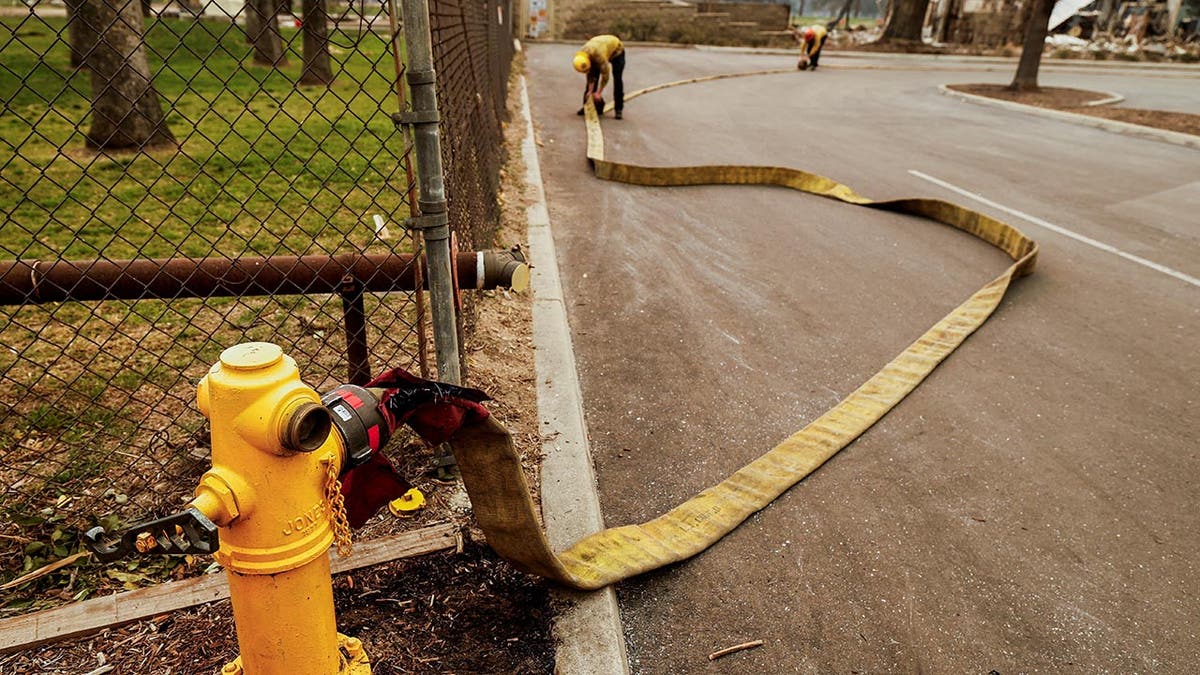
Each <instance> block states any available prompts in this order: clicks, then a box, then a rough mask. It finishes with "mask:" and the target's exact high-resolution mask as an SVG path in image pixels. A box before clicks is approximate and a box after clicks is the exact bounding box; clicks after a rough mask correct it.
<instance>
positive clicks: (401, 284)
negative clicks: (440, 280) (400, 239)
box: [0, 250, 528, 305]
mask: <svg viewBox="0 0 1200 675" xmlns="http://www.w3.org/2000/svg"><path fill="white" fill-rule="evenodd" d="M412 262H413V256H412V254H398V253H384V254H369V255H363V254H357V253H349V254H341V255H307V256H269V257H254V258H154V259H149V258H144V259H138V260H58V261H26V260H12V261H4V262H0V304H3V305H20V304H41V303H46V302H60V301H64V300H76V301H95V300H150V299H160V300H172V299H176V298H212V297H228V296H251V295H306V294H321V293H338V292H339V291H340V290H341V288H342V286H343V283H344V280H345V278H346V277H347V276H349V277H351V278H353V279H354V280H356V281H357V282H358V283H360V284H362V292H364V293H386V292H389V291H413V290H416V288H415V281H414V276H415V275H414V267H413V264H412ZM455 263H456V266H457V268H458V278H459V280H460V282H461V283H462V285H463V287H464V288H477V289H494V288H511V287H513V283H514V280H515V281H516V284H517V290H520V288H521V287H522V286H523V285H524V284H525V283H526V280H527V278H528V267H527V266H526V265H525V264H524V256H523V255H521V253H520V251H519V250H514V251H477V252H463V253H459V254H458V256H457V257H456V260H455ZM425 278H426V279H427V278H428V276H427V275H425Z"/></svg>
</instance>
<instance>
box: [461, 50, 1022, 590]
mask: <svg viewBox="0 0 1200 675" xmlns="http://www.w3.org/2000/svg"><path fill="white" fill-rule="evenodd" d="M766 72H771V73H773V72H781V71H766ZM783 72H788V71H783ZM758 74H766V73H765V72H764V73H744V74H742V75H758ZM734 76H736V75H733V76H731V75H723V76H716V77H708V78H698V79H696V80H686V81H682V82H674V83H670V84H669V85H660V86H657V87H652V88H650V89H647V90H642V91H639V92H636V93H634V94H631V95H630V96H629V97H628V98H627V100H628V99H632V98H634V97H636V96H637V95H640V94H644V93H646V92H648V91H651V90H654V89H661V88H663V87H665V86H673V85H678V84H688V83H691V82H697V81H704V80H711V79H719V78H721V77H734ZM584 108H585V110H586V120H587V137H588V144H587V158H588V160H589V161H590V162H591V163H592V167H593V169H594V171H595V175H596V177H597V178H600V179H602V180H610V181H617V182H622V183H631V184H635V185H651V186H664V187H665V186H676V185H777V186H780V187H787V188H791V189H793V190H799V191H801V192H808V193H811V194H815V195H820V196H823V197H828V198H830V199H837V200H839V201H842V202H846V203H848V204H854V205H857V206H863V207H866V208H870V209H878V210H881V211H893V212H896V213H905V214H909V215H914V216H920V217H924V218H928V219H930V220H933V221H935V222H938V223H943V224H945V225H949V226H951V227H954V228H957V229H959V230H962V231H964V232H967V233H970V234H972V235H974V236H975V237H978V238H979V239H982V240H983V241H985V242H987V243H989V244H991V245H992V246H995V247H996V248H998V249H1000V250H1002V251H1004V252H1005V253H1007V254H1008V255H1009V257H1010V258H1012V259H1013V260H1014V261H1015V262H1014V263H1013V264H1012V266H1010V267H1009V268H1008V269H1007V270H1005V271H1004V272H1003V273H1002V274H1001V275H1000V276H998V277H996V278H995V279H994V280H992V281H991V282H989V283H987V284H986V285H985V286H984V287H983V288H981V289H979V290H978V291H976V292H975V294H974V295H972V296H971V297H969V298H967V300H966V301H965V302H963V303H962V304H961V305H959V306H958V307H957V308H955V309H954V310H953V311H951V312H950V313H949V314H947V315H946V316H945V317H944V318H942V319H941V320H940V321H938V322H937V323H936V324H935V325H934V326H933V327H932V328H930V329H929V330H928V331H926V332H925V334H924V335H922V336H921V337H920V338H918V339H917V341H916V342H914V343H912V344H911V345H909V347H908V348H907V349H905V350H904V351H903V352H902V353H901V354H900V355H899V356H897V357H896V358H894V359H893V360H892V361H891V363H888V364H887V365H886V366H884V367H883V369H882V370H880V371H879V372H878V373H876V374H875V375H873V376H872V377H871V378H870V379H869V380H867V381H866V382H865V383H864V384H863V385H862V386H861V387H859V388H858V389H857V390H856V391H854V392H853V393H852V394H850V395H849V396H847V397H846V398H845V399H843V400H842V401H841V402H840V403H838V404H837V405H836V406H834V407H833V408H832V409H831V410H829V411H828V412H826V413H825V414H823V415H821V416H820V417H818V418H817V419H816V420H814V421H812V422H811V423H809V424H808V426H806V427H804V428H803V429H801V430H800V431H798V432H796V433H795V434H793V435H792V436H791V437H789V438H787V439H785V440H784V441H783V442H782V443H780V444H779V445H777V446H775V447H774V448H773V449H771V450H770V451H769V452H767V453H766V454H764V455H762V456H761V457H759V458H758V459H756V460H754V461H753V462H751V463H750V464H748V465H746V466H745V467H743V468H741V469H739V470H738V471H737V472H736V473H734V474H733V475H732V476H730V477H729V478H727V479H725V480H724V481H722V482H721V483H719V484H717V485H715V486H713V487H711V488H708V489H707V490H705V491H703V492H701V493H700V494H698V495H696V496H695V497H693V498H691V499H689V500H688V501H686V502H684V503H683V504H680V505H679V506H677V507H675V508H674V509H671V510H670V511H669V512H667V513H666V514H664V515H662V516H659V517H658V518H655V519H654V520H651V521H649V522H647V523H643V524H640V525H626V526H623V527H614V528H610V529H607V530H604V531H602V532H598V533H596V534H593V535H590V536H588V537H585V538H584V539H582V540H581V541H579V542H578V543H576V544H575V545H573V546H571V547H570V548H569V549H567V550H565V551H562V552H560V553H555V552H554V551H552V550H551V549H550V545H549V544H548V543H547V541H546V537H545V534H544V533H543V531H542V529H541V526H540V524H539V523H538V518H537V511H536V509H535V507H534V504H533V501H532V500H531V498H530V496H529V488H528V486H527V484H526V482H525V478H524V475H523V473H522V471H521V459H520V455H519V454H518V453H517V451H516V449H515V448H514V447H513V443H512V438H511V436H510V435H509V434H508V432H507V431H506V430H505V429H504V428H503V427H502V426H501V425H500V424H499V423H497V422H495V421H494V420H493V419H492V418H491V417H486V418H485V419H482V420H476V421H471V422H467V423H466V424H465V425H464V426H463V427H462V428H461V429H459V430H458V432H457V434H455V435H454V437H453V438H452V439H451V440H450V442H451V445H452V447H453V448H454V454H455V456H456V458H457V459H458V464H459V467H460V469H461V470H462V476H463V482H464V483H465V484H466V487H467V492H468V493H469V495H470V498H471V503H472V505H473V508H474V512H475V517H476V519H477V520H478V521H479V524H480V527H482V529H483V531H484V533H485V534H486V535H487V540H488V543H489V544H490V545H491V546H492V548H494V549H495V550H496V551H497V552H498V553H499V554H500V555H501V556H503V557H504V558H505V559H507V560H508V561H510V562H512V563H513V564H515V565H517V566H518V567H520V568H522V569H524V570H526V571H528V572H532V573H534V574H539V575H541V576H545V577H549V578H551V579H554V580H555V581H558V582H560V583H562V584H564V585H566V586H570V587H572V588H577V589H583V590H590V589H596V588H600V587H603V586H606V585H608V584H611V583H614V582H617V581H620V580H622V579H626V578H628V577H631V576H634V575H637V574H641V573H642V572H647V571H649V570H653V569H656V568H659V567H662V566H664V565H668V564H670V563H673V562H678V561H680V560H684V559H686V558H689V557H691V556H693V555H696V554H697V553H699V552H701V551H703V550H704V549H706V548H708V547H709V546H711V545H712V544H713V543H714V542H716V541H717V540H719V539H720V538H721V537H723V536H725V535H726V534H728V533H729V532H730V531H732V530H733V529H734V528H735V527H737V526H738V525H739V524H741V523H742V521H744V520H745V519H746V518H747V517H749V516H750V515H751V514H753V513H754V512H755V511H758V510H759V509H761V508H763V507H765V506H766V505H767V504H769V503H771V501H772V500H774V499H775V498H776V497H778V496H779V495H781V494H783V493H784V492H785V491H786V490H787V489H788V488H790V487H791V486H793V485H795V484H796V483H798V482H799V481H800V480H802V479H803V478H804V477H805V476H807V475H808V474H810V473H812V472H813V471H814V470H816V469H817V467H819V466H821V464H823V463H824V462H825V461H826V460H828V459H829V458H830V457H832V456H833V455H835V454H836V453H837V452H838V451H839V450H841V449H842V448H844V447H846V445H848V444H849V443H850V442H851V441H853V440H854V439H855V438H857V437H858V436H859V435H861V434H862V433H863V432H864V431H866V430H867V429H868V428H870V427H871V425H873V424H874V423H875V422H877V421H878V420H879V419H880V418H882V417H883V416H884V415H885V414H887V412H888V411H889V410H891V409H892V408H893V407H894V406H895V405H896V404H897V403H899V402H900V401H901V400H902V399H903V398H904V397H905V396H907V395H908V393H909V392H911V391H912V390H913V389H915V388H916V387H917V385H918V384H920V383H921V381H922V380H924V379H925V377H926V376H927V375H929V373H930V372H932V371H933V369H934V368H935V367H937V365H938V364H939V363H941V361H942V360H943V359H945V358H946V357H947V356H949V355H950V353H951V352H953V351H954V349H955V348H957V347H958V345H960V344H962V342H963V341H964V340H966V339H967V337H968V336H970V335H971V333H973V332H974V331H975V329H977V328H978V327H979V326H981V325H982V324H983V322H984V321H986V320H987V318H988V317H989V316H990V315H991V314H992V312H993V311H995V309H996V307H997V306H998V305H999V303H1000V300H1001V299H1002V298H1003V297H1004V293H1005V291H1007V290H1008V287H1009V284H1010V283H1012V281H1013V280H1014V279H1016V278H1019V277H1021V276H1024V275H1026V274H1029V273H1030V272H1031V271H1032V270H1033V266H1034V262H1035V260H1036V258H1037V244H1036V243H1035V242H1034V241H1033V240H1031V239H1029V238H1028V237H1026V236H1025V235H1024V234H1022V233H1021V232H1020V231H1018V230H1017V229H1016V228H1014V227H1012V226H1011V225H1008V224H1006V223H1003V222H1000V221H998V220H995V219H993V218H990V217H988V216H986V215H983V214H981V213H978V212H975V211H972V210H970V209H967V208H964V207H962V206H958V205H956V204H951V203H949V202H944V201H941V200H937V199H896V200H889V201H878V202H877V201H873V200H870V199H867V198H866V197H863V196H861V195H859V194H858V193H856V192H855V191H854V190H852V189H850V188H849V187H847V186H845V185H842V184H841V183H838V182H836V181H833V180H830V179H828V178H825V177H823V176H818V175H815V174H811V173H806V172H804V171H799V170H797V169H788V168H781V167H767V166H680V167H647V166H636V165H633V164H623V163H620V162H613V161H609V160H606V159H605V158H604V139H603V135H602V134H601V129H600V120H599V118H598V117H597V115H596V111H595V109H594V107H593V106H590V105H589V106H584Z"/></svg>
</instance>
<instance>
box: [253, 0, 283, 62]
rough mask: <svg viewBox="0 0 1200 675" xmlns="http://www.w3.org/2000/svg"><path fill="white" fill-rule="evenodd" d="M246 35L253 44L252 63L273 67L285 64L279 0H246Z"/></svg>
mask: <svg viewBox="0 0 1200 675" xmlns="http://www.w3.org/2000/svg"><path fill="white" fill-rule="evenodd" d="M246 36H247V41H248V42H249V43H250V44H252V45H254V63H257V64H259V65H262V66H273V67H275V68H281V67H283V66H286V65H287V57H286V56H285V54H284V51H283V35H282V34H281V33H280V32H279V0H246Z"/></svg>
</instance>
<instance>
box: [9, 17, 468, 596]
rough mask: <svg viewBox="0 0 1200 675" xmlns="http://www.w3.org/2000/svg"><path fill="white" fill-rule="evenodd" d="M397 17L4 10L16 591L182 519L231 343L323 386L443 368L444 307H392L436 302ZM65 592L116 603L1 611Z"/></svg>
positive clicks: (34, 587) (40, 588) (45, 583)
mask: <svg viewBox="0 0 1200 675" xmlns="http://www.w3.org/2000/svg"><path fill="white" fill-rule="evenodd" d="M293 11H294V12H295V15H293V14H292V12H293ZM387 11H388V7H387V5H386V4H383V5H381V4H379V3H378V2H374V1H371V2H355V3H353V4H344V3H339V2H337V1H336V0H328V2H326V1H325V0H304V2H303V6H302V7H301V6H300V3H296V6H294V7H292V6H290V5H289V4H286V3H283V2H279V1H278V0H247V2H246V4H245V5H244V6H243V5H242V3H241V2H235V3H232V4H231V3H229V2H226V1H225V0H211V1H208V2H203V1H201V2H199V3H196V2H191V1H190V0H189V1H188V2H185V3H183V4H176V3H172V4H169V5H159V4H157V3H154V4H150V3H148V2H146V1H145V0H142V1H141V2H133V1H128V0H67V1H66V4H61V3H59V2H51V1H47V0H36V1H35V2H33V3H32V4H21V3H15V4H14V3H12V2H11V0H7V4H4V5H0V100H2V101H3V114H2V115H0V208H2V209H3V218H4V221H3V226H2V227H0V303H2V304H0V317H2V318H0V335H2V342H3V347H2V348H0V410H2V411H3V413H2V415H0V511H2V516H3V518H2V522H0V538H2V541H3V544H2V545H0V581H9V580H12V579H14V578H15V577H17V576H19V575H21V574H23V573H25V572H28V571H29V570H32V569H37V568H39V567H41V566H42V565H43V564H45V563H47V562H49V561H54V560H58V559H61V558H64V557H66V556H69V555H71V554H72V553H73V552H75V551H78V550H80V547H79V545H78V543H77V542H78V533H79V532H80V531H81V530H83V529H86V528H87V527H89V526H91V525H94V524H97V523H103V524H105V525H106V526H108V527H110V528H111V527H114V526H118V524H119V523H120V522H128V521H132V520H137V519H140V518H143V517H146V516H151V515H162V514H164V513H169V512H171V511H174V510H177V509H178V508H179V506H180V504H181V499H185V498H187V497H188V496H189V495H190V493H191V490H192V487H193V486H194V484H195V481H196V479H197V477H198V476H199V475H200V474H201V473H202V472H203V471H204V470H205V469H206V468H207V464H208V448H207V444H208V439H207V434H206V424H205V420H204V419H203V417H202V416H201V415H200V413H199V412H198V411H197V409H196V407H195V405H194V400H195V386H196V383H197V381H198V380H199V378H200V377H201V376H202V375H203V374H204V373H205V372H206V371H207V369H208V368H209V367H210V365H211V364H213V363H214V362H216V360H217V358H218V355H219V354H220V352H221V351H222V350H223V349H224V348H226V347H228V346H230V345H233V344H237V343H239V342H244V341H251V340H264V341H271V342H276V343H279V344H281V345H284V346H285V351H286V352H287V353H288V354H290V355H291V356H293V357H294V358H295V359H296V361H297V362H298V363H299V364H300V368H301V373H302V375H303V377H304V378H305V381H306V382H307V383H308V384H310V385H312V386H313V387H315V388H317V389H318V390H325V389H328V388H330V387H332V386H333V385H335V384H337V383H340V382H344V381H346V380H347V379H348V378H361V376H362V375H363V374H364V371H365V369H366V367H370V368H371V369H373V370H374V371H375V372H379V371H380V370H382V369H383V368H385V367H392V366H404V367H407V368H409V369H412V370H417V369H418V367H419V365H420V364H419V363H418V361H419V360H420V359H419V355H421V354H423V351H424V350H423V345H422V344H421V343H422V338H421V333H422V331H421V330H420V326H421V322H420V321H419V320H418V316H421V315H422V314H423V313H422V312H419V311H418V307H417V300H418V299H419V298H420V295H419V294H413V293H411V292H408V291H406V290H403V289H400V288H396V289H393V287H395V286H403V285H404V284H407V288H408V289H409V290H411V289H412V288H414V284H415V282H414V281H413V279H412V276H413V269H412V267H414V266H413V265H412V264H411V260H412V258H411V255H410V254H411V253H412V252H413V246H414V241H413V239H412V238H411V236H410V235H409V233H408V232H407V231H406V230H405V228H404V225H403V220H404V218H405V217H407V216H408V213H409V209H408V204H409V203H410V200H411V198H412V190H413V181H412V178H411V172H410V171H409V169H410V168H411V165H410V164H409V154H408V153H409V151H408V149H407V147H406V144H405V142H404V138H403V134H402V133H401V132H400V131H399V130H398V129H397V127H396V126H395V124H394V123H393V121H392V118H391V114H392V113H393V112H396V111H397V110H398V102H397V90H396V85H397V81H398V77H397V70H398V68H399V62H398V60H397V59H396V57H394V54H393V36H392V28H391V25H392V22H391V21H390V17H389V16H388V14H387ZM489 100H491V99H489ZM455 130H456V132H458V128H457V127H455ZM463 132H464V133H469V132H467V131H466V130H463ZM348 270H351V271H352V272H353V274H352V277H353V278H343V277H344V275H345V274H346V272H347V271H348ZM377 277H382V278H377ZM395 280H401V282H403V283H398V282H395ZM364 287H366V288H367V289H368V291H375V290H377V287H383V288H385V289H387V290H388V291H392V292H368V293H366V294H362V292H361V291H362V289H363V288H364ZM347 319H349V322H348V321H347ZM348 334H350V335H353V336H354V337H355V338H356V339H355V340H350V343H351V344H349V345H348V340H347V335H348ZM356 342H357V343H358V350H357V351H359V352H360V354H361V355H362V357H363V358H364V359H365V361H364V362H362V363H358V364H351V366H350V367H351V370H352V372H350V373H348V372H347V369H348V365H347V357H346V354H347V351H348V347H350V351H354V346H355V343H356ZM355 368H357V375H355V373H354V372H353V370H354V369H355ZM205 564H207V563H205ZM68 572H70V576H69V579H68V577H67V573H68ZM39 584H40V585H39ZM54 584H58V586H59V587H61V590H60V591H58V594H59V595H60V596H62V597H61V598H59V599H60V600H61V599H70V598H79V597H83V596H85V595H87V593H89V592H92V591H93V590H94V589H89V588H87V587H81V585H79V584H76V582H75V576H74V573H73V572H71V571H70V570H69V569H68V570H64V571H63V572H62V573H59V574H58V575H52V576H51V577H48V578H46V579H43V580H41V581H39V582H37V583H34V584H26V585H22V586H21V587H20V588H19V589H18V591H16V592H13V593H12V594H9V595H8V596H6V598H5V599H4V601H3V604H2V605H0V613H9V612H14V611H26V610H28V609H32V608H36V607H37V606H39V605H40V604H43V600H45V597H44V595H45V591H46V590H47V588H53V587H55V586H54Z"/></svg>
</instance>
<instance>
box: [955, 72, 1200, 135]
mask: <svg viewBox="0 0 1200 675" xmlns="http://www.w3.org/2000/svg"><path fill="white" fill-rule="evenodd" d="M951 89H954V90H955V91H961V92H963V93H966V94H975V95H976V96H987V97H990V98H998V99H1002V100H1005V101H1013V102H1016V103H1024V104H1025V105H1033V106H1037V107H1039V108H1051V109H1053V110H1062V111H1064V112H1072V113H1078V114H1080V115H1091V116H1093V117H1103V118H1106V119H1110V120H1118V121H1120V122H1129V123H1131V124H1141V125H1143V126H1147V127H1154V128H1156V129H1166V130H1168V131H1178V132H1180V133H1184V134H1194V135H1198V136H1200V115H1192V114H1189V113H1181V112H1166V111H1162V110H1143V109H1141V108H1114V107H1112V106H1107V105H1101V106H1089V105H1086V104H1087V103H1089V102H1091V101H1098V100H1100V99H1103V98H1106V97H1107V96H1108V94H1105V93H1103V92H1098V91H1086V90H1083V89H1068V88H1065V87H1042V88H1041V89H1040V90H1039V91H1032V92H1019V93H1018V92H1014V91H1009V90H1008V89H1007V88H1006V87H1005V85H1002V84H958V85H953V86H951Z"/></svg>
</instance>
